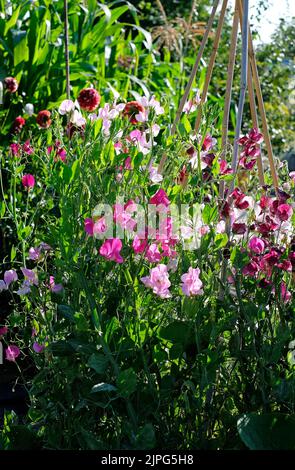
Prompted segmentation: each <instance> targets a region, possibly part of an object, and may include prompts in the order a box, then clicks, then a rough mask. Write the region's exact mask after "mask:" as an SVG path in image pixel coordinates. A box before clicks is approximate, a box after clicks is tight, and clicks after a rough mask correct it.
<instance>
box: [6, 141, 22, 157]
mask: <svg viewBox="0 0 295 470" xmlns="http://www.w3.org/2000/svg"><path fill="white" fill-rule="evenodd" d="M9 148H10V151H11V153H12V155H13V156H14V157H19V155H20V152H21V149H22V147H21V145H20V144H17V143H15V142H13V143H12V144H10V145H9Z"/></svg>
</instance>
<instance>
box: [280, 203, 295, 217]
mask: <svg viewBox="0 0 295 470" xmlns="http://www.w3.org/2000/svg"><path fill="white" fill-rule="evenodd" d="M292 214H293V208H292V206H290V205H289V204H280V205H279V206H278V208H277V211H276V215H277V216H278V218H279V219H280V221H285V220H289V219H290V218H291V217H292Z"/></svg>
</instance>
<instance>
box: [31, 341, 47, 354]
mask: <svg viewBox="0 0 295 470" xmlns="http://www.w3.org/2000/svg"><path fill="white" fill-rule="evenodd" d="M44 349H45V345H44V344H39V343H37V342H36V341H35V343H34V344H33V350H34V351H35V352H36V353H38V354H39V353H41V352H42V351H44Z"/></svg>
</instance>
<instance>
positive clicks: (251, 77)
mask: <svg viewBox="0 0 295 470" xmlns="http://www.w3.org/2000/svg"><path fill="white" fill-rule="evenodd" d="M219 3H220V0H214V3H213V7H212V11H211V14H210V17H209V20H208V24H207V28H206V31H205V34H204V36H203V39H202V42H201V44H200V47H199V51H198V54H197V57H196V61H195V64H194V66H193V68H192V71H191V74H190V77H189V80H188V83H187V86H186V88H185V91H184V94H183V96H182V98H181V100H180V103H179V106H178V109H177V111H176V115H175V119H174V122H173V124H172V127H171V135H174V134H175V132H176V130H177V125H178V123H179V121H180V117H181V114H182V111H183V108H184V104H185V102H186V101H187V99H188V96H189V94H190V91H191V88H192V85H193V82H194V79H195V77H196V74H197V70H198V67H199V64H200V61H201V58H202V55H203V52H204V49H205V46H206V43H207V40H208V37H209V34H210V31H211V29H212V25H213V21H214V18H215V16H216V11H217V8H218V5H219ZM227 8H228V0H223V2H222V6H221V12H220V16H219V20H218V25H217V29H216V33H215V38H214V42H213V48H212V52H211V56H210V59H209V63H208V68H207V72H206V78H205V83H204V87H203V91H202V95H201V105H202V104H204V103H205V102H206V99H207V93H208V88H209V84H210V81H211V78H212V72H213V69H214V64H215V60H216V55H217V52H218V46H219V42H220V37H221V33H222V28H223V24H224V17H225V13H226V10H227ZM248 14H249V0H235V10H234V15H233V25H232V32H231V41H230V48H229V61H228V68H227V82H226V92H225V100H224V113H223V121H222V149H223V150H224V149H225V148H226V146H227V142H228V125H229V112H230V104H231V95H232V85H233V75H234V65H235V59H236V47H237V37H238V30H239V25H240V29H241V32H242V67H241V86H240V97H239V106H238V113H237V125H236V129H235V138H234V150H233V156H232V169H233V172H234V178H233V181H232V183H231V185H232V188H233V185H234V179H235V175H236V172H237V168H238V139H239V137H240V133H241V124H242V116H243V109H244V103H245V94H246V90H247V89H248V96H249V104H250V112H251V119H252V124H253V127H256V128H258V114H257V108H256V100H257V104H258V112H259V115H260V118H261V124H262V134H263V137H264V142H265V146H266V150H267V157H268V161H269V167H270V172H271V176H272V180H273V186H274V189H275V191H276V192H277V191H278V187H279V182H278V176H277V171H276V167H275V161H274V156H273V151H272V145H271V140H270V136H269V132H268V125H267V120H266V113H265V108H264V103H263V97H262V91H261V86H260V80H259V75H258V70H257V63H256V56H255V51H254V46H253V40H252V34H251V29H250V25H249V20H248ZM201 113H202V110H201V107H200V108H199V109H198V112H197V117H196V121H195V131H196V132H198V130H199V127H200V124H201V118H202V114H201ZM166 160H167V155H166V154H164V155H163V156H162V159H161V161H160V164H159V172H161V171H163V168H164V165H165V163H166ZM257 167H258V177H259V184H260V186H264V185H265V180H264V170H263V164H262V157H261V154H260V155H259V156H258V158H257ZM224 194H225V183H224V182H222V183H221V185H220V188H219V196H220V198H221V199H223V198H224Z"/></svg>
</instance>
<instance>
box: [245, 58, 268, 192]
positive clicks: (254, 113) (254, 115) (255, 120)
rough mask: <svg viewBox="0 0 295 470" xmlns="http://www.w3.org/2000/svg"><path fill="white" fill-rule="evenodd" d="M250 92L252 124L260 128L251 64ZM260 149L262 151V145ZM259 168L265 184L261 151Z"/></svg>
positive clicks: (261, 181)
mask: <svg viewBox="0 0 295 470" xmlns="http://www.w3.org/2000/svg"><path fill="white" fill-rule="evenodd" d="M248 93H249V104H250V112H251V118H252V124H253V127H256V129H258V127H259V126H258V116H257V111H256V103H255V93H254V87H253V80H252V75H251V68H250V64H249V68H248ZM259 147H260V151H261V146H259ZM257 168H258V177H259V183H260V186H264V185H265V181H264V173H263V164H262V157H261V153H260V154H259V155H258V157H257Z"/></svg>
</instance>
